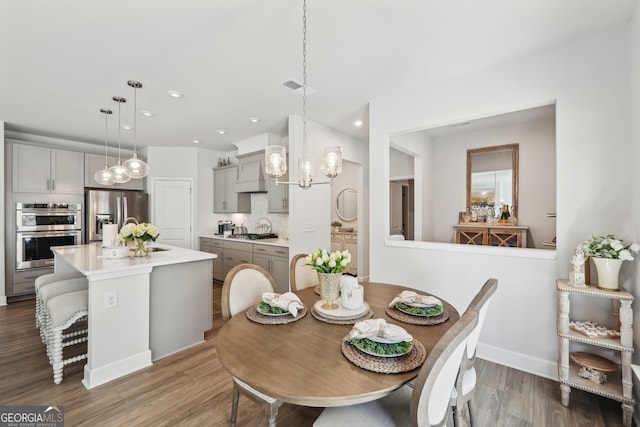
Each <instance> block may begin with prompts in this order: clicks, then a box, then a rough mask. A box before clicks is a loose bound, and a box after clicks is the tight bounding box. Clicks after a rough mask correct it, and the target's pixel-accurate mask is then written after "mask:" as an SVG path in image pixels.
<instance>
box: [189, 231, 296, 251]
mask: <svg viewBox="0 0 640 427" xmlns="http://www.w3.org/2000/svg"><path fill="white" fill-rule="evenodd" d="M200 237H204V238H206V239H219V240H225V241H227V242H240V243H257V244H260V245H270V246H282V247H284V248H288V247H289V241H288V240H284V239H280V238H277V239H256V240H250V239H236V238H233V237H224V236H220V235H217V234H210V235H206V236H200Z"/></svg>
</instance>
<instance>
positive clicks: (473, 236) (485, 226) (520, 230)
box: [453, 222, 529, 248]
mask: <svg viewBox="0 0 640 427" xmlns="http://www.w3.org/2000/svg"><path fill="white" fill-rule="evenodd" d="M453 229H454V230H455V232H456V243H461V244H464V245H484V246H487V245H488V246H506V247H512V248H526V247H527V232H528V231H529V227H526V226H521V225H508V224H489V223H485V222H474V223H461V224H456V225H454V226H453Z"/></svg>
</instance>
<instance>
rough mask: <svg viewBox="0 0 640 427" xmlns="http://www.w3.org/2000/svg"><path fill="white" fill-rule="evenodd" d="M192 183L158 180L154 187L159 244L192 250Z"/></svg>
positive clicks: (154, 205)
mask: <svg viewBox="0 0 640 427" xmlns="http://www.w3.org/2000/svg"><path fill="white" fill-rule="evenodd" d="M191 188H192V181H191V180H190V179H157V180H154V185H153V190H154V191H153V214H154V215H153V218H154V220H153V221H154V225H155V226H156V227H158V231H159V232H160V237H158V242H161V243H166V244H167V245H172V246H178V247H180V248H187V249H192V248H193V245H192V229H193V227H192V226H191V223H192V221H193V220H192V210H193V207H192V204H193V201H192V191H191Z"/></svg>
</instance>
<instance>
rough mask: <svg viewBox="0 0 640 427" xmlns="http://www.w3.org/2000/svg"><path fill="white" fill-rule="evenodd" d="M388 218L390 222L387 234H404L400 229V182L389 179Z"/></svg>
mask: <svg viewBox="0 0 640 427" xmlns="http://www.w3.org/2000/svg"><path fill="white" fill-rule="evenodd" d="M389 206H390V211H389V218H390V220H391V224H390V227H389V234H390V235H394V234H404V233H403V230H402V184H400V183H398V182H394V181H391V182H390V183H389Z"/></svg>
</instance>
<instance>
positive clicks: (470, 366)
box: [450, 279, 498, 427]
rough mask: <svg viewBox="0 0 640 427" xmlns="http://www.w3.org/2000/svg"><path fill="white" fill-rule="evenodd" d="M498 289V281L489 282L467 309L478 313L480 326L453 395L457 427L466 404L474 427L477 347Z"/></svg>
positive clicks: (461, 368)
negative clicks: (473, 411)
mask: <svg viewBox="0 0 640 427" xmlns="http://www.w3.org/2000/svg"><path fill="white" fill-rule="evenodd" d="M496 289H498V280H496V279H489V280H487V281H486V282H485V284H484V285H483V286H482V288H481V289H480V291H479V292H478V293H477V294H476V296H475V297H474V298H473V300H472V301H471V303H469V307H468V308H467V311H469V310H473V311H476V312H477V313H478V324H477V326H476V328H475V329H474V330H473V331H472V332H471V334H470V335H469V340H468V341H467V351H466V352H465V357H463V359H462V364H461V366H460V373H459V374H458V378H457V380H456V386H455V388H454V389H453V392H452V393H451V399H450V405H451V407H452V409H453V425H454V426H455V427H457V426H459V425H460V421H461V415H460V410H461V409H462V407H463V406H464V405H465V404H466V405H467V407H468V410H469V424H470V426H471V427H473V416H472V411H471V399H472V398H473V395H474V392H475V389H476V382H477V373H476V368H475V359H476V347H477V346H478V339H479V338H480V332H481V331H482V325H483V324H484V319H485V318H486V316H487V311H488V309H489V302H490V301H491V298H492V297H493V294H494V293H495V292H496Z"/></svg>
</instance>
